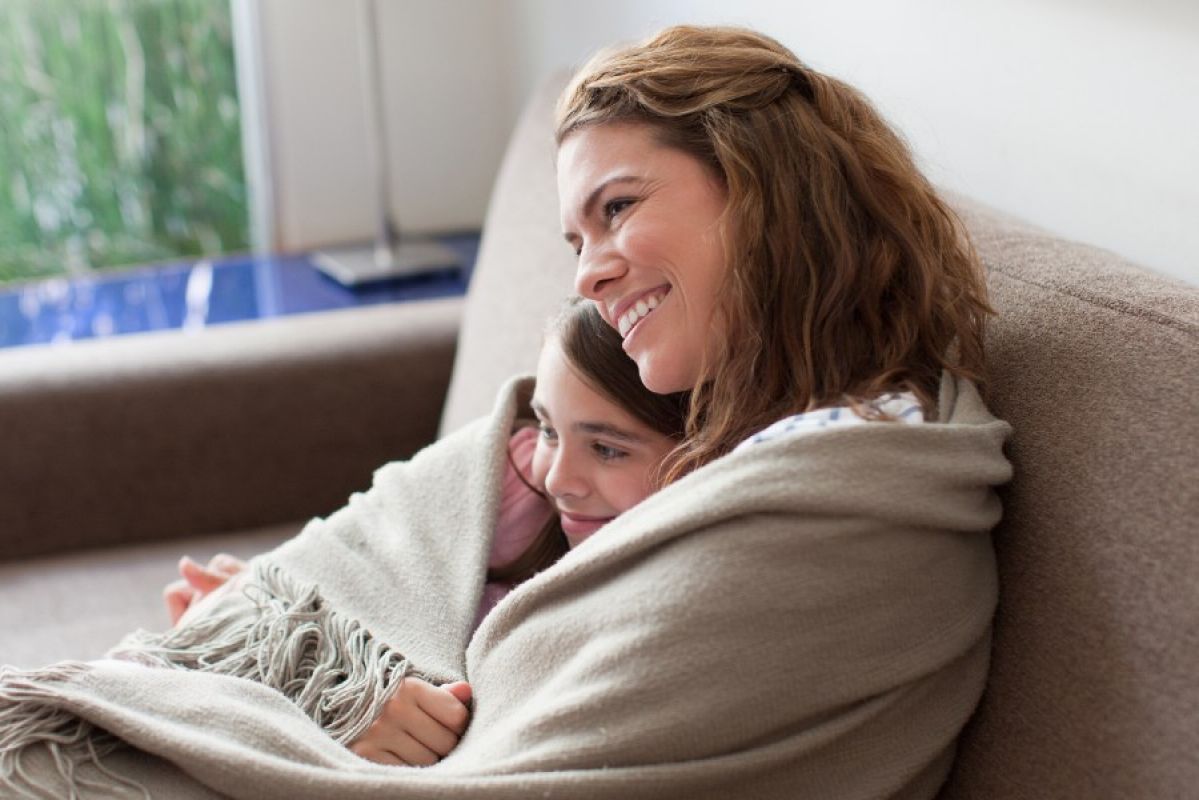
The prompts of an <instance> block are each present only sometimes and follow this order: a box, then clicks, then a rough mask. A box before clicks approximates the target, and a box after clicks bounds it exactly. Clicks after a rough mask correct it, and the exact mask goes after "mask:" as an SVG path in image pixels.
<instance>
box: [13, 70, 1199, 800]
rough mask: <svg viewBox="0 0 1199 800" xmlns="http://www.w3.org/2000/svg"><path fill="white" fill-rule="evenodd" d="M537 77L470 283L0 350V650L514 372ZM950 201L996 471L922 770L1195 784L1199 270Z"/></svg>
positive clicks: (139, 611)
mask: <svg viewBox="0 0 1199 800" xmlns="http://www.w3.org/2000/svg"><path fill="white" fill-rule="evenodd" d="M558 85H560V81H551V82H549V83H548V84H547V85H546V86H545V87H544V88H543V89H542V91H541V92H540V93H539V94H538V96H537V97H536V98H535V99H534V101H533V102H532V103H531V105H530V107H529V109H528V110H527V112H526V114H525V116H524V117H523V119H522V121H521V122H520V124H519V126H518V128H517V131H516V133H515V134H514V136H513V139H512V142H511V145H510V148H509V151H508V154H507V157H506V159H505V162H504V165H503V169H502V172H501V174H500V176H499V178H498V181H497V184H496V189H495V193H494V195H493V197H492V203H491V208H490V211H489V215H488V218H487V221H486V226H485V230H484V237H483V243H482V247H481V251H480V255H479V261H478V264H477V268H476V272H475V275H474V279H473V282H472V285H471V289H470V293H469V295H468V296H467V297H466V298H465V300H464V301H461V300H449V301H436V302H429V303H416V304H409V305H402V306H392V307H375V308H370V309H366V310H355V311H345V312H334V313H327V314H318V315H313V316H308V317H300V318H293V319H288V320H282V321H273V322H269V323H261V324H251V325H231V326H228V327H222V328H218V329H213V330H210V331H206V332H203V333H200V334H197V335H191V336H189V335H183V334H166V335H144V336H135V337H128V338H124V339H116V340H111V341H103V342H90V343H81V344H78V345H72V346H71V347H69V348H65V349H52V348H30V349H24V350H12V351H7V352H0V557H2V559H3V560H2V561H0V662H9V663H16V664H20V665H25V666H31V665H35V664H39V663H43V662H46V661H50V660H55V659H59V658H66V657H89V656H95V655H98V654H100V653H101V652H102V651H103V650H104V649H105V647H106V646H107V645H109V644H111V643H112V642H113V641H114V640H115V639H116V638H117V637H118V636H119V634H120V633H121V632H123V631H125V630H127V629H129V628H132V627H137V626H160V625H162V624H164V622H165V614H164V611H163V610H162V606H161V602H160V600H159V598H158V591H159V589H160V588H161V586H162V584H163V583H164V582H165V581H167V580H168V579H169V578H170V577H171V576H172V572H173V564H174V561H175V559H176V558H177V557H178V555H179V554H181V553H183V552H188V553H191V554H192V555H194V556H197V557H206V556H208V555H210V554H211V553H213V552H216V551H218V550H222V549H224V550H231V551H233V552H235V553H241V554H246V555H248V554H251V553H254V552H258V551H260V550H263V549H266V548H267V547H269V546H271V544H272V543H274V542H276V541H278V540H280V539H281V538H284V537H286V536H288V535H290V534H291V533H292V532H294V531H295V530H297V529H298V528H299V526H300V524H301V522H300V521H302V520H303V519H305V518H307V517H309V516H311V515H315V514H323V513H327V512H329V511H331V510H332V509H334V508H335V507H337V506H338V505H340V504H341V503H342V502H343V501H344V500H345V498H346V497H347V496H348V495H349V493H350V492H352V491H354V490H356V489H360V488H364V487H365V486H367V485H368V483H369V480H370V474H371V471H372V470H373V468H374V467H376V466H378V465H380V464H382V463H384V462H386V461H388V460H390V459H394V458H402V457H404V456H406V455H408V454H410V453H411V452H413V451H414V449H416V448H418V447H419V446H421V445H422V444H424V443H426V442H428V441H430V440H432V439H433V438H434V436H435V435H436V433H437V431H438V429H439V426H440V430H442V431H445V430H447V429H452V428H454V427H456V426H458V425H460V424H461V423H463V422H464V421H465V420H468V419H470V418H471V417H473V416H475V415H478V414H480V413H482V412H484V411H485V410H486V409H487V408H488V406H489V404H490V402H491V399H492V394H493V391H494V389H495V387H496V386H497V385H498V384H499V382H500V381H501V380H502V379H503V378H504V377H506V376H508V375H510V374H512V373H513V372H517V371H531V369H532V366H533V363H534V359H535V354H536V350H537V345H538V337H539V331H540V327H541V324H542V321H543V320H544V319H545V317H546V316H547V315H548V314H549V312H550V310H551V309H552V308H553V307H554V306H555V305H556V304H557V302H558V299H559V298H560V297H562V296H563V295H565V294H566V293H567V292H568V291H569V290H570V288H571V283H572V277H573V259H572V256H571V254H570V252H569V249H568V248H567V246H566V245H565V244H564V243H563V242H562V241H561V239H560V236H559V234H558V232H557V212H556V197H555V189H554V179H553V172H552V170H553V145H552V141H551V137H550V116H549V115H550V111H549V109H550V102H551V99H552V97H553V95H554V93H555V92H556V89H557V86H558ZM952 200H953V202H954V204H955V206H956V207H957V209H958V210H959V212H960V213H961V214H962V215H963V217H964V218H965V219H966V220H967V223H968V225H969V227H970V230H971V232H972V234H973V236H974V238H975V241H976V243H977V246H978V249H979V251H980V253H981V255H982V257H983V259H984V261H985V263H986V265H987V268H988V270H989V276H990V284H991V289H992V292H993V299H994V302H995V305H996V306H997V308H998V310H999V312H1000V316H999V319H998V321H997V322H996V323H995V324H994V326H993V329H992V331H991V335H990V339H989V347H990V356H991V363H992V367H993V381H992V386H991V395H990V397H991V405H992V407H993V409H994V410H995V411H996V412H997V413H998V414H999V415H1000V416H1002V417H1004V418H1006V419H1008V420H1009V421H1011V422H1012V423H1013V424H1014V426H1015V429H1016V435H1015V438H1014V440H1013V441H1012V443H1011V446H1010V451H1009V452H1010V455H1011V458H1012V460H1013V462H1014V463H1015V467H1016V478H1015V480H1014V481H1013V482H1012V483H1011V485H1010V486H1009V487H1007V489H1006V491H1005V497H1004V500H1005V511H1006V513H1005V518H1004V521H1003V523H1002V524H1001V525H1000V527H999V528H998V529H997V530H996V533H995V544H996V549H997V550H998V553H999V563H1000V570H1001V580H1002V592H1001V599H1000V607H999V612H998V616H997V619H996V623H995V637H994V643H995V647H994V656H993V664H992V669H991V675H990V680H989V683H988V689H987V692H986V695H985V697H984V699H983V702H982V705H981V707H980V709H979V712H978V713H977V715H976V716H975V718H974V719H973V721H972V722H971V723H970V725H969V727H968V728H967V730H966V732H965V735H964V738H963V741H962V746H961V749H960V753H959V757H958V761H957V765H956V767H955V769H954V772H953V774H952V776H951V778H950V781H949V784H948V785H947V787H946V788H945V790H944V792H943V796H944V797H946V798H1013V799H1014V798H1033V797H1095V798H1107V797H1110V798H1116V797H1162V798H1165V797H1183V796H1194V793H1195V792H1196V791H1199V790H1197V789H1196V787H1197V786H1199V757H1197V756H1196V754H1197V753H1199V522H1197V520H1199V493H1197V490H1196V485H1197V483H1199V402H1197V400H1196V397H1197V395H1199V290H1197V289H1196V288H1194V287H1190V286H1186V285H1183V284H1180V283H1177V282H1174V281H1171V280H1168V279H1165V278H1162V277H1159V276H1157V275H1154V274H1152V273H1150V272H1147V271H1145V270H1142V269H1139V268H1137V267H1135V266H1132V265H1130V264H1128V263H1126V262H1124V261H1122V260H1121V259H1119V258H1117V257H1115V256H1113V255H1111V254H1109V253H1106V252H1103V251H1100V250H1097V249H1094V248H1091V247H1086V246H1083V245H1078V244H1073V243H1069V242H1065V241H1062V240H1060V239H1057V238H1054V237H1052V236H1049V235H1047V234H1045V233H1043V232H1041V231H1038V230H1036V229H1034V228H1032V227H1029V226H1027V225H1024V224H1022V223H1019V222H1017V221H1015V220H1012V219H1008V218H1006V217H1003V216H1000V215H998V214H995V213H994V212H991V211H989V210H987V209H985V208H982V207H980V206H978V205H977V204H975V203H973V202H971V201H969V200H968V199H966V198H962V197H954V198H952ZM1130 224H1132V223H1130ZM455 349H457V355H456V358H455ZM451 370H452V376H451ZM220 531H224V532H223V533H220ZM797 635H802V631H797ZM748 677H749V678H750V679H752V676H748Z"/></svg>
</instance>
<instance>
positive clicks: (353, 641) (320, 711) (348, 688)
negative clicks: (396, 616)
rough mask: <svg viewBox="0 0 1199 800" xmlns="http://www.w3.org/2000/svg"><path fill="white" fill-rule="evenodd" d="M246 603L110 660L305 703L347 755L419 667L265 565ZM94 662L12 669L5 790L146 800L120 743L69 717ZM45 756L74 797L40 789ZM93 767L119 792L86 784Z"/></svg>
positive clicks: (3, 690) (0, 688)
mask: <svg viewBox="0 0 1199 800" xmlns="http://www.w3.org/2000/svg"><path fill="white" fill-rule="evenodd" d="M243 594H244V595H245V597H246V598H248V599H249V601H250V602H249V603H246V602H243V601H242V600H241V599H240V598H234V599H235V600H236V602H228V601H226V602H223V603H221V604H220V605H219V606H218V607H216V608H214V609H213V610H212V611H211V613H209V614H206V615H204V616H202V617H201V618H199V619H196V620H194V621H192V622H190V623H188V624H186V625H183V626H181V627H179V628H173V629H171V630H168V631H166V632H164V633H150V632H147V631H137V632H135V633H133V634H130V635H129V636H127V637H126V638H125V639H124V640H123V641H122V642H121V643H120V644H119V645H118V646H117V647H116V648H114V649H113V650H112V651H110V652H109V653H108V657H109V658H117V659H123V660H126V661H133V662H136V663H140V664H143V665H146V666H151V667H158V668H166V669H182V670H191V671H196V672H208V673H213V674H218V675H228V676H232V677H238V678H244V679H246V680H251V681H254V682H256V683H261V684H263V685H264V686H269V687H270V688H272V689H275V690H277V691H279V692H280V693H282V694H283V695H284V696H286V697H287V698H288V699H289V700H291V701H292V702H294V703H295V704H296V705H297V706H298V707H299V708H300V709H301V710H302V711H303V712H304V713H305V714H307V715H308V716H309V717H310V718H311V719H312V720H313V721H314V722H316V723H317V724H318V725H320V726H321V727H322V728H323V729H324V730H325V731H326V733H328V734H329V736H330V737H332V738H333V739H334V740H336V741H337V742H339V743H340V744H343V745H346V744H349V743H350V742H352V741H354V740H355V739H357V738H358V737H359V736H360V735H361V734H362V733H363V732H364V731H365V730H366V729H367V728H368V727H369V726H370V725H371V723H372V722H374V720H375V718H376V717H377V716H378V714H379V712H380V711H381V710H382V707H383V705H384V704H385V703H386V702H387V701H388V700H389V699H390V698H391V696H392V695H393V694H394V693H395V691H396V689H397V688H398V687H399V684H400V682H401V681H402V680H403V678H404V677H405V676H406V675H408V674H409V673H411V672H412V667H411V664H410V663H409V662H408V660H407V659H406V658H405V657H404V656H402V655H401V654H399V653H397V652H396V651H395V650H393V649H392V648H390V647H389V646H388V645H386V644H384V643H383V642H381V641H379V640H378V639H376V638H375V637H373V636H372V635H371V633H370V632H369V631H367V630H366V629H365V628H364V627H363V626H362V625H361V624H360V623H359V622H358V621H357V620H353V619H348V618H346V617H345V616H343V615H342V614H339V613H338V612H336V611H333V610H332V609H330V608H329V607H328V605H327V604H326V603H325V602H324V600H323V598H322V597H321V596H320V592H319V590H318V587H317V586H315V585H312V584H303V583H301V582H299V581H294V580H292V579H290V578H289V577H287V576H286V575H285V574H284V573H283V572H282V570H280V569H279V568H278V567H276V566H274V565H269V564H266V563H263V562H259V563H258V564H257V565H256V566H255V568H254V572H253V574H252V576H251V578H250V580H249V582H248V583H247V585H246V586H245V587H244V589H243ZM88 669H89V666H88V665H87V664H86V663H84V662H63V663H61V664H56V665H54V666H51V667H47V668H46V669H42V670H33V671H22V670H15V669H9V668H0V790H7V791H11V792H15V793H16V796H18V797H64V796H68V797H70V798H72V800H74V798H82V797H87V796H92V795H90V794H87V793H83V792H84V791H85V790H88V789H100V788H103V789H108V790H112V789H114V788H117V787H118V786H119V787H121V788H123V789H124V790H128V791H129V792H131V793H132V796H134V797H149V795H148V793H147V792H146V790H145V789H144V787H142V786H140V785H138V784H136V783H134V782H132V781H129V780H127V779H124V778H121V777H119V776H117V775H114V774H113V773H112V772H111V771H109V770H107V769H105V768H104V766H103V765H102V763H101V762H102V760H103V759H104V758H105V757H106V756H107V755H109V754H110V753H112V752H113V751H114V750H116V749H118V748H120V747H122V746H123V745H122V743H121V741H120V740H119V739H117V738H116V737H115V736H112V735H111V734H109V733H108V732H106V731H103V730H101V729H99V728H96V727H95V726H94V725H92V724H91V723H89V722H87V721H85V720H83V719H80V718H79V717H77V716H76V715H75V714H73V713H72V712H70V711H69V710H67V709H64V708H60V707H58V705H57V704H58V702H59V701H58V699H57V694H56V692H55V689H54V684H55V683H61V682H64V681H69V680H72V679H73V678H75V677H77V676H79V675H80V674H82V673H84V672H86V671H87V670H88ZM39 747H40V748H43V749H44V750H45V751H46V752H47V754H48V755H49V757H50V760H51V761H52V763H53V765H54V774H53V775H52V776H51V777H54V778H55V779H56V781H59V782H61V783H65V785H66V786H67V787H69V789H68V790H67V791H69V795H64V794H63V790H62V789H61V788H53V787H51V786H47V785H45V784H43V783H40V782H38V781H37V780H35V778H34V776H33V775H32V774H31V771H30V770H31V766H30V761H29V757H31V755H32V753H33V751H34V749H36V748H39ZM85 764H86V765H90V766H91V767H92V768H94V769H95V770H96V771H97V772H98V773H100V775H101V776H104V777H105V778H107V779H108V780H107V782H104V783H99V782H97V780H96V778H94V777H91V776H84V775H81V774H80V772H79V767H80V766H81V765H85Z"/></svg>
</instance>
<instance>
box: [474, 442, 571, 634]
mask: <svg viewBox="0 0 1199 800" xmlns="http://www.w3.org/2000/svg"><path fill="white" fill-rule="evenodd" d="M536 446H537V429H536V428H521V429H520V430H518V431H517V432H516V433H514V434H512V437H511V438H510V439H509V440H508V452H510V453H511V454H512V458H511V460H510V461H509V463H508V469H507V470H506V471H505V472H504V483H503V487H502V489H501V491H500V513H499V517H498V518H497V520H496V524H495V537H494V538H493V539H492V540H491V557H490V558H489V559H488V562H487V566H488V567H489V568H495V567H502V566H504V565H505V564H510V563H512V562H513V561H514V560H516V558H518V557H519V556H520V555H521V554H522V553H524V552H525V550H527V549H528V548H529V545H531V544H532V543H533V540H534V539H536V538H537V534H538V533H540V532H541V529H542V527H544V525H545V523H546V521H547V520H549V518H550V517H551V516H552V515H553V513H554V510H553V508H552V507H551V506H550V504H549V503H547V502H546V500H545V498H543V497H542V496H541V495H539V494H537V493H536V492H534V491H533V490H532V489H530V488H529V487H528V486H527V485H525V482H524V481H522V480H521V479H520V475H518V474H517V472H516V469H517V467H519V469H520V473H521V474H522V475H524V476H525V478H526V480H528V481H529V483H532V482H533V481H532V472H533V469H532V467H533V450H534V449H535V448H536ZM513 464H516V467H513ZM510 591H512V586H511V585H510V584H507V583H497V582H494V581H492V582H488V583H487V584H486V585H485V586H484V587H483V597H482V598H481V599H480V601H479V610H478V613H477V614H476V615H475V627H476V628H477V627H478V626H479V623H480V622H482V621H483V618H484V617H485V616H487V614H488V613H489V612H490V611H491V609H493V608H495V606H496V604H497V603H499V602H500V600H502V599H503V598H504V597H505V595H507V594H508V593H509V592H510Z"/></svg>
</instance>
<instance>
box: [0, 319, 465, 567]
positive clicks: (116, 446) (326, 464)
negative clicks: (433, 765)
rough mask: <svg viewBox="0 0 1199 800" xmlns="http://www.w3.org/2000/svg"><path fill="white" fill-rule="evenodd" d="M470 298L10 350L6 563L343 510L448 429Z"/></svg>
mask: <svg viewBox="0 0 1199 800" xmlns="http://www.w3.org/2000/svg"><path fill="white" fill-rule="evenodd" d="M461 304H462V301H461V300H460V299H457V298H454V299H451V300H438V301H431V302H422V303H406V304H403V305H399V306H396V305H385V306H376V307H372V308H368V309H356V310H352V311H339V312H332V313H325V314H312V315H302V316H297V317H291V318H287V319H278V320H271V321H269V322H266V323H252V324H236V325H227V326H221V327H217V328H212V329H209V330H205V331H202V332H199V333H197V334H195V335H181V334H178V333H174V332H169V333H161V334H144V335H135V336H128V337H118V338H116V339H110V340H93V341H85V342H79V343H76V344H73V345H71V346H70V347H61V348H56V347H29V348H19V349H15V350H7V351H0V441H3V445H2V446H0V561H4V560H7V559H12V558H18V557H22V556H30V555H37V554H42V553H55V552H61V551H64V550H68V549H73V548H88V547H102V546H108V545H115V544H124V543H127V542H137V541H148V540H153V539H160V538H166V537H173V536H186V535H190V534H198V533H212V532H215V531H221V530H234V529H238V528H252V527H257V526H261V525H269V524H273V523H277V522H283V521H288V520H297V519H303V518H305V517H307V516H311V515H314V514H324V513H328V512H329V511H332V510H333V509H335V508H337V507H338V506H340V505H341V504H342V503H344V502H345V500H346V498H347V497H348V496H349V494H350V492H352V491H355V490H357V489H361V488H363V487H364V486H367V485H369V482H370V476H371V472H372V471H373V470H374V469H375V467H377V466H378V465H380V464H383V463H385V462H386V461H389V460H391V459H394V458H401V457H405V456H407V455H410V454H411V453H412V452H414V451H415V450H416V449H417V448H418V447H420V446H422V445H424V444H425V443H427V442H428V441H430V440H431V439H432V438H433V436H434V435H435V432H436V425H437V422H436V421H437V417H438V413H439V410H440V407H441V405H442V403H443V402H444V398H445V386H446V384H447V383H448V380H449V372H450V365H451V363H452V360H453V355H454V344H455V339H456V336H457V328H458V322H459V315H460V309H461Z"/></svg>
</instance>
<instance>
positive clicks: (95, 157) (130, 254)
mask: <svg viewBox="0 0 1199 800" xmlns="http://www.w3.org/2000/svg"><path fill="white" fill-rule="evenodd" d="M246 203H247V199H246V187H245V177H244V171H243V167H242V151H241V132H240V119H239V113H238V102H237V82H236V71H235V67H234V56H233V34H232V22H231V14H230V7H229V0H4V2H2V3H0V283H3V282H5V281H14V280H25V279H31V278H39V277H46V276H51V275H62V274H69V275H77V274H83V273H87V272H89V271H90V270H93V269H98V268H103V267H110V266H121V265H128V264H136V263H145V262H151V261H161V260H168V259H174V258H178V257H182V256H196V255H215V254H219V253H223V252H231V251H233V252H236V251H239V250H245V249H247V246H248V240H249V223H248V214H247V209H246Z"/></svg>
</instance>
